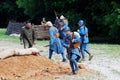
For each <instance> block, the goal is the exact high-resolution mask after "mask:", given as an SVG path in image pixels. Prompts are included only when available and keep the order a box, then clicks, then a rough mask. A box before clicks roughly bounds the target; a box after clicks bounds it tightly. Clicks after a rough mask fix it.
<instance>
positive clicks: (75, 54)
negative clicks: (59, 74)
mask: <svg viewBox="0 0 120 80" xmlns="http://www.w3.org/2000/svg"><path fill="white" fill-rule="evenodd" d="M65 32H66V36H65V38H64V47H65V48H66V49H67V58H68V59H69V61H70V67H71V69H72V72H71V73H70V75H73V74H77V72H78V64H77V61H78V60H79V59H80V53H79V49H78V46H79V42H80V39H79V36H78V35H76V34H74V32H73V33H72V32H70V28H69V27H67V28H66V30H65Z"/></svg>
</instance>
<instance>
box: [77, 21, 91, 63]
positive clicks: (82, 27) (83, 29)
mask: <svg viewBox="0 0 120 80" xmlns="http://www.w3.org/2000/svg"><path fill="white" fill-rule="evenodd" d="M78 25H79V27H80V29H79V34H80V37H81V38H80V41H81V45H80V48H81V53H82V59H81V60H82V61H85V55H84V51H85V52H86V53H88V55H89V61H90V60H91V59H92V58H93V55H91V53H90V52H89V51H88V50H87V44H88V43H89V38H88V28H87V27H86V26H85V23H84V21H83V20H79V22H78Z"/></svg>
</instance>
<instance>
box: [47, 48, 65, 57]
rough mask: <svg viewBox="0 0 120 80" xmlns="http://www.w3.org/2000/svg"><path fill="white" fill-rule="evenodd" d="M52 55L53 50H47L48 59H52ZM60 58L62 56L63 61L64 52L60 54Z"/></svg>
mask: <svg viewBox="0 0 120 80" xmlns="http://www.w3.org/2000/svg"><path fill="white" fill-rule="evenodd" d="M52 54H53V50H51V49H49V59H51V58H52ZM61 56H62V58H63V59H65V55H64V52H62V53H61Z"/></svg>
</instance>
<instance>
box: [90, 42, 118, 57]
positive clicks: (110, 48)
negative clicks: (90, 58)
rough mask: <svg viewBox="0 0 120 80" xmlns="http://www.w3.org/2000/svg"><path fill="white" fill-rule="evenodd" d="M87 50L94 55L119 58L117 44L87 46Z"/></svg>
mask: <svg viewBox="0 0 120 80" xmlns="http://www.w3.org/2000/svg"><path fill="white" fill-rule="evenodd" d="M88 48H89V50H90V51H91V53H93V54H95V55H100V56H102V55H107V56H108V57H111V58H120V45H117V44H88Z"/></svg>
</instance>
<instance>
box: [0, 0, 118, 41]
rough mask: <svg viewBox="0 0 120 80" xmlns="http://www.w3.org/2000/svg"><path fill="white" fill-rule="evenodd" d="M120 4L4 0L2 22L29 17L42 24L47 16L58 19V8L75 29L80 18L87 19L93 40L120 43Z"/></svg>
mask: <svg viewBox="0 0 120 80" xmlns="http://www.w3.org/2000/svg"><path fill="white" fill-rule="evenodd" d="M119 4H120V1H119V0H0V26H1V27H6V26H7V24H8V21H9V20H16V21H19V22H23V21H26V20H28V19H31V20H32V22H33V23H34V24H40V21H41V20H42V18H43V17H45V18H46V19H47V20H51V21H52V22H54V20H55V12H56V13H57V15H58V16H60V15H64V16H65V17H67V19H68V20H69V26H70V27H71V29H72V30H77V29H78V28H79V27H78V25H77V23H78V20H79V19H83V20H85V22H86V26H87V27H88V29H89V36H90V37H91V39H92V40H93V41H94V40H96V41H98V42H100V41H103V42H104V41H106V42H107V41H108V42H113V43H114V42H117V43H119V42H120V38H119V37H120V34H119V30H120V5H119ZM92 40H91V41H92Z"/></svg>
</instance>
